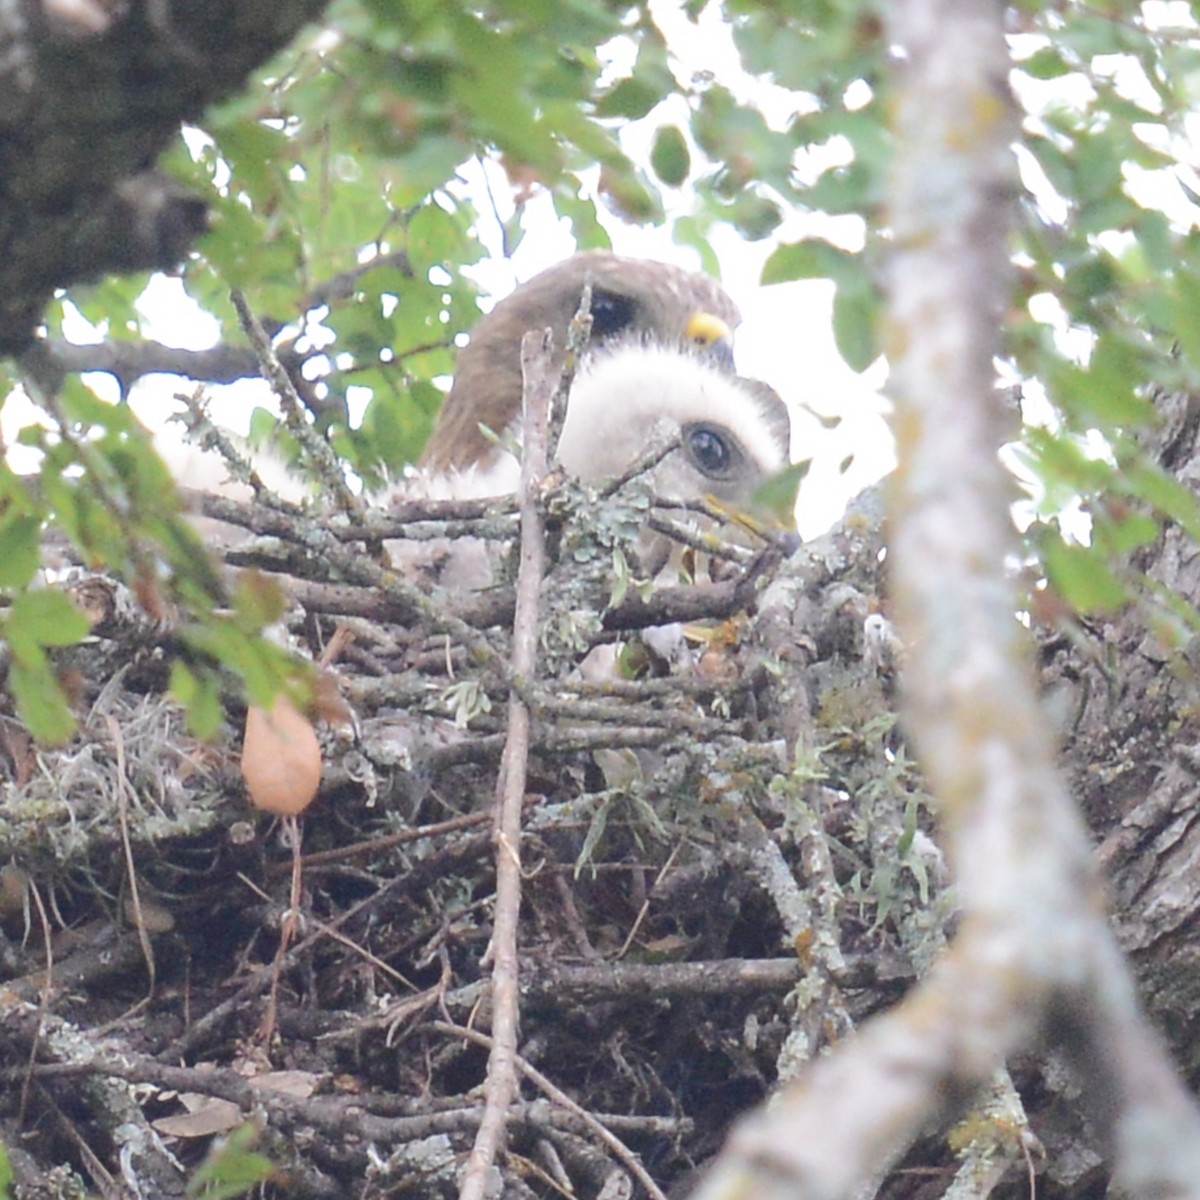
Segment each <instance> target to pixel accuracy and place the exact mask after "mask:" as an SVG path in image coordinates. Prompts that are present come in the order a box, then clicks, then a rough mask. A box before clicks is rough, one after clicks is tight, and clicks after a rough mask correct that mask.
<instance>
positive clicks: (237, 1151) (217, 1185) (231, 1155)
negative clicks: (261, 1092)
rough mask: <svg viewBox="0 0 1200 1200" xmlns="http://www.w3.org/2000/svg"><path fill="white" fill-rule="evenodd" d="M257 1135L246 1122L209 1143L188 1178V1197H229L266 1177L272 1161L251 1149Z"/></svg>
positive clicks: (200, 1199) (214, 1199) (212, 1199)
mask: <svg viewBox="0 0 1200 1200" xmlns="http://www.w3.org/2000/svg"><path fill="white" fill-rule="evenodd" d="M258 1137H259V1131H258V1129H257V1128H256V1127H255V1126H254V1125H252V1124H250V1123H249V1122H247V1123H246V1124H245V1125H242V1126H240V1127H239V1128H237V1129H235V1130H234V1131H233V1132H232V1133H231V1134H230V1135H229V1136H228V1137H227V1138H225V1139H224V1140H223V1141H221V1142H218V1143H217V1144H216V1145H215V1146H213V1148H212V1149H211V1150H210V1151H209V1152H208V1154H207V1155H206V1156H205V1159H204V1161H203V1162H202V1163H201V1164H200V1165H199V1166H198V1167H197V1168H196V1171H195V1174H193V1175H192V1177H191V1179H189V1180H188V1185H187V1196H188V1200H230V1198H231V1197H234V1196H244V1195H245V1194H246V1193H247V1192H248V1191H250V1190H251V1189H252V1188H255V1187H258V1185H259V1184H262V1183H265V1182H266V1181H267V1180H268V1179H270V1178H271V1176H272V1175H273V1174H274V1173H275V1164H274V1163H272V1162H271V1160H270V1159H269V1158H266V1157H265V1156H264V1155H262V1154H258V1153H256V1152H255V1151H254V1145H255V1143H256V1142H257V1141H258Z"/></svg>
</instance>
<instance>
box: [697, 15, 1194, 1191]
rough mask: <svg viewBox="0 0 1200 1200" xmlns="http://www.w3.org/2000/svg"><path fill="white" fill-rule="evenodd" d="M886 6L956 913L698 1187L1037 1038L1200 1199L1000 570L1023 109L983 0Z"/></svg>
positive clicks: (831, 1157) (925, 652) (859, 1131)
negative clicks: (1001, 404) (881, 1007)
mask: <svg viewBox="0 0 1200 1200" xmlns="http://www.w3.org/2000/svg"><path fill="white" fill-rule="evenodd" d="M889 11H890V14H891V28H890V33H891V41H892V43H893V44H894V45H896V46H898V47H899V48H900V52H899V55H898V61H899V62H900V63H901V64H902V65H901V66H900V68H899V71H898V85H899V86H898V95H897V98H896V102H895V105H894V110H895V112H896V135H897V139H896V140H897V150H896V160H895V165H894V168H893V176H892V194H891V213H892V219H893V223H894V232H895V250H894V254H893V258H892V263H891V275H890V280H889V282H890V285H891V286H890V291H891V310H890V330H889V335H890V336H889V342H890V350H891V362H892V367H893V387H892V390H893V393H894V396H895V401H896V416H895V430H896V437H897V443H898V458H899V466H898V467H897V470H896V474H895V477H894V480H893V482H892V513H891V516H892V523H893V541H892V545H891V550H890V558H889V561H890V563H891V579H892V586H893V600H894V604H895V613H896V620H897V624H898V626H899V628H900V632H901V634H902V636H903V638H904V640H905V643H906V645H907V646H908V648H909V664H908V667H907V671H906V674H905V679H904V684H905V700H906V710H905V711H906V725H907V728H908V730H909V732H910V733H911V735H912V737H913V739H914V741H915V742H916V743H917V746H918V749H919V751H920V755H921V761H922V764H923V767H924V769H925V772H926V774H927V777H928V779H929V781H930V783H931V785H932V790H933V792H934V794H936V795H937V796H938V797H939V800H940V805H941V814H942V819H943V827H944V834H945V838H946V840H947V843H948V848H949V849H950V851H951V853H952V855H953V859H954V864H955V867H956V870H957V873H958V877H959V894H960V900H961V905H962V909H963V916H964V919H963V924H962V927H961V929H960V931H959V934H958V937H957V939H956V941H955V943H954V946H953V948H952V949H951V950H950V951H949V953H947V954H946V955H945V957H944V958H943V959H942V960H941V961H940V963H939V964H938V965H937V966H936V967H935V968H934V970H933V971H932V972H931V974H930V976H929V977H928V978H927V979H926V980H925V981H924V983H922V984H921V986H920V987H918V988H917V989H916V990H915V991H914V992H913V993H912V994H911V995H910V996H909V998H908V999H907V1000H906V1001H905V1002H904V1003H903V1004H902V1005H900V1006H899V1007H898V1008H897V1009H896V1010H894V1011H893V1012H892V1013H890V1014H888V1015H887V1016H885V1017H883V1018H882V1019H879V1020H876V1021H874V1022H871V1023H869V1024H868V1025H867V1026H866V1027H865V1028H864V1029H863V1030H862V1031H861V1032H860V1034H859V1035H858V1036H857V1038H855V1039H853V1040H851V1041H849V1042H847V1043H845V1044H844V1045H842V1046H841V1047H840V1048H839V1049H838V1050H837V1051H835V1052H834V1053H833V1054H832V1055H831V1056H830V1057H829V1058H827V1059H825V1060H823V1061H821V1062H819V1063H817V1064H816V1065H815V1066H814V1068H813V1069H812V1070H810V1071H809V1072H808V1073H807V1074H806V1075H805V1076H803V1077H802V1078H801V1079H800V1080H799V1081H798V1083H797V1084H795V1085H794V1086H793V1087H791V1088H789V1089H788V1090H786V1091H785V1092H784V1094H783V1095H782V1096H780V1097H779V1098H778V1099H777V1102H776V1104H775V1105H774V1106H773V1107H772V1109H771V1111H770V1112H769V1114H759V1115H757V1116H756V1117H754V1118H753V1119H752V1120H751V1121H748V1122H746V1123H745V1124H743V1125H742V1126H741V1127H740V1128H739V1129H738V1131H737V1132H736V1133H735V1134H734V1137H733V1141H732V1144H731V1146H730V1149H729V1151H728V1152H727V1154H726V1156H725V1158H724V1160H723V1162H722V1165H721V1167H720V1168H719V1169H718V1171H717V1172H716V1173H715V1174H714V1175H713V1177H712V1178H711V1179H710V1180H709V1182H708V1184H707V1185H706V1186H705V1187H704V1188H703V1189H702V1190H701V1192H700V1197H701V1198H702V1200H718V1198H721V1200H729V1198H731V1197H734V1196H745V1195H754V1196H755V1197H757V1198H758V1200H783V1197H785V1196H787V1197H795V1196H797V1195H799V1196H804V1197H809V1198H818V1200H833V1198H834V1197H841V1196H848V1195H850V1194H852V1193H853V1192H854V1191H855V1189H858V1188H860V1187H862V1186H863V1184H864V1183H865V1182H866V1181H868V1180H870V1179H872V1178H876V1177H878V1174H879V1172H880V1171H881V1170H883V1169H885V1168H886V1167H887V1166H888V1165H889V1164H890V1163H892V1162H893V1161H894V1160H895V1159H896V1158H897V1157H898V1156H899V1155H900V1154H901V1153H902V1152H903V1151H904V1150H905V1149H906V1147H907V1146H908V1145H909V1144H910V1143H911V1142H912V1140H913V1139H914V1138H915V1137H916V1136H917V1135H918V1133H919V1132H920V1131H921V1130H922V1129H923V1128H925V1127H927V1125H928V1123H929V1122H930V1120H931V1119H933V1118H938V1117H942V1116H945V1115H946V1114H947V1113H948V1112H949V1111H951V1110H952V1109H953V1108H954V1107H957V1106H958V1105H959V1104H961V1103H962V1102H963V1101H964V1100H966V1099H969V1098H970V1097H971V1096H972V1095H974V1094H975V1092H976V1091H977V1089H978V1088H979V1087H980V1086H981V1085H983V1084H984V1083H986V1081H987V1080H988V1078H989V1077H990V1076H991V1074H992V1072H993V1071H994V1070H995V1069H996V1068H998V1067H999V1066H1001V1065H1002V1064H1003V1063H1004V1061H1005V1059H1006V1058H1007V1057H1008V1056H1009V1055H1011V1054H1012V1053H1014V1052H1015V1051H1017V1050H1018V1049H1022V1048H1027V1047H1029V1046H1030V1045H1032V1044H1033V1043H1034V1042H1035V1039H1037V1038H1039V1037H1042V1038H1047V1039H1048V1040H1050V1041H1051V1042H1053V1043H1057V1044H1059V1045H1060V1046H1063V1047H1064V1048H1065V1049H1066V1050H1067V1051H1068V1053H1069V1055H1070V1057H1071V1058H1072V1060H1073V1062H1074V1063H1075V1065H1076V1067H1077V1069H1078V1070H1079V1072H1080V1075H1081V1077H1082V1080H1083V1082H1084V1084H1085V1087H1084V1088H1083V1092H1082V1095H1083V1098H1084V1100H1085V1102H1086V1103H1089V1104H1090V1105H1091V1110H1092V1115H1093V1117H1095V1118H1097V1123H1098V1125H1099V1126H1100V1127H1101V1129H1103V1130H1104V1131H1106V1132H1107V1134H1108V1137H1109V1141H1110V1143H1111V1146H1112V1149H1113V1152H1114V1155H1115V1160H1116V1164H1117V1168H1118V1172H1119V1174H1120V1176H1121V1181H1122V1184H1123V1185H1124V1186H1125V1188H1127V1189H1128V1191H1129V1193H1130V1194H1134V1195H1145V1196H1189V1195H1190V1196H1195V1195H1200V1184H1198V1183H1197V1180H1198V1179H1200V1161H1198V1159H1200V1119H1198V1116H1197V1113H1196V1110H1195V1108H1194V1106H1193V1104H1192V1102H1191V1100H1190V1099H1189V1098H1188V1096H1187V1094H1186V1093H1185V1092H1184V1090H1183V1088H1182V1086H1181V1084H1180V1083H1179V1081H1178V1080H1177V1079H1176V1078H1175V1076H1174V1075H1173V1073H1172V1071H1171V1068H1170V1066H1169V1063H1168V1062H1167V1059H1166V1057H1165V1054H1164V1052H1163V1050H1162V1048H1161V1046H1160V1045H1159V1044H1158V1041H1157V1039H1156V1037H1155V1035H1154V1034H1153V1033H1152V1032H1151V1030H1150V1029H1149V1027H1148V1026H1147V1024H1146V1022H1145V1020H1144V1018H1143V1017H1142V1015H1141V1013H1140V1010H1139V1007H1138V1003H1137V999H1136V996H1135V994H1134V989H1133V985H1132V983H1131V980H1130V977H1129V974H1128V972H1127V970H1126V968H1125V965H1124V963H1123V961H1122V959H1121V957H1120V954H1119V952H1118V950H1117V948H1116V944H1115V941H1114V939H1113V937H1112V934H1111V932H1110V930H1109V928H1108V926H1107V924H1106V922H1105V920H1104V918H1103V915H1102V911H1101V906H1100V904H1099V901H1098V893H1099V888H1098V885H1097V879H1096V872H1095V869H1094V865H1093V861H1092V856H1091V852H1090V847H1089V845H1088V842H1087V839H1086V837H1085V834H1084V830H1083V826H1082V823H1081V821H1080V819H1079V817H1078V814H1077V813H1076V811H1075V808H1074V805H1073V803H1072V801H1071V797H1070V795H1069V794H1068V791H1067V788H1066V786H1065V783H1064V781H1063V778H1062V776H1061V775H1060V773H1059V771H1058V769H1057V765H1056V762H1055V752H1056V748H1055V746H1054V744H1053V739H1052V736H1051V733H1050V725H1049V722H1047V721H1046V720H1045V719H1044V717H1043V716H1042V714H1041V712H1040V710H1039V701H1038V695H1037V689H1036V684H1035V677H1034V673H1033V664H1032V657H1031V654H1030V648H1029V639H1028V636H1027V633H1026V631H1025V630H1024V628H1023V627H1022V626H1021V625H1020V624H1019V623H1018V622H1017V620H1016V619H1015V615H1014V614H1015V612H1016V611H1017V607H1018V597H1017V594H1016V588H1015V586H1014V581H1013V579H1012V578H1011V575H1010V572H1009V571H1008V570H1007V567H1006V560H1007V561H1011V560H1012V559H1013V557H1014V556H1015V555H1016V552H1017V539H1016V532H1015V530H1014V528H1013V525H1012V521H1011V519H1010V516H1009V501H1010V491H1011V489H1010V481H1009V479H1008V478H1007V476H1006V475H1005V473H1004V471H1003V469H1002V468H1001V465H1000V463H999V461H998V458H997V451H998V449H999V447H1000V443H1001V429H1000V427H999V422H998V420H997V405H996V397H995V383H994V372H993V365H992V364H993V360H994V357H995V356H996V355H997V354H998V353H999V352H1000V348H1001V347H1000V329H1001V321H1000V318H1001V314H1002V312H1003V310H1004V307H1005V305H1006V303H1007V295H1008V288H1009V279H1010V275H1011V268H1010V262H1009V245H1008V233H1009V228H1010V223H1011V215H1012V208H1013V202H1014V197H1015V194H1016V188H1017V179H1016V170H1015V163H1014V159H1013V155H1012V149H1011V146H1012V142H1013V140H1014V139H1015V137H1016V133H1017V121H1016V116H1015V112H1014V107H1013V105H1012V103H1011V99H1010V96H1009V93H1008V85H1007V75H1008V70H1009V63H1008V56H1007V47H1006V44H1005V39H1004V31H1003V15H1004V10H1003V6H1002V5H999V4H996V3H994V0H903V2H899V3H897V4H895V5H893V6H892V7H891V9H890V10H889ZM817 1130H819V1131H820V1136H819V1137H817V1136H797V1134H798V1133H800V1132H801V1131H807V1132H808V1133H809V1134H811V1133H814V1132H815V1131H817Z"/></svg>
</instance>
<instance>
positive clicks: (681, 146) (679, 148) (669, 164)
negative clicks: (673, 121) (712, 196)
mask: <svg viewBox="0 0 1200 1200" xmlns="http://www.w3.org/2000/svg"><path fill="white" fill-rule="evenodd" d="M650 165H651V166H652V167H653V168H654V173H655V175H657V176H658V177H659V179H661V180H662V181H663V183H665V184H668V185H670V186H671V187H679V186H680V184H682V183H683V181H684V180H685V179H687V177H688V171H689V169H690V167H691V153H690V152H689V150H688V144H687V139H686V138H685V137H684V136H683V134H682V133H681V132H680V131H679V128H678V126H675V125H663V126H662V127H661V128H660V129H659V130H658V132H657V133H656V134H655V135H654V146H653V148H652V149H651V151H650Z"/></svg>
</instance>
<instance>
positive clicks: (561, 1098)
mask: <svg viewBox="0 0 1200 1200" xmlns="http://www.w3.org/2000/svg"><path fill="white" fill-rule="evenodd" d="M429 1028H430V1029H436V1030H437V1031H438V1032H439V1033H445V1034H449V1035H450V1036H452V1037H460V1038H464V1039H465V1040H467V1041H470V1042H475V1043H476V1044H477V1045H480V1046H488V1047H490V1048H492V1049H494V1048H495V1044H496V1043H495V1041H494V1040H493V1039H492V1038H490V1037H488V1036H487V1034H485V1033H480V1032H479V1031H478V1030H475V1029H469V1028H467V1027H466V1026H465V1025H453V1024H451V1023H450V1022H448V1021H430V1022H429ZM514 1062H515V1064H516V1067H517V1070H519V1071H520V1072H521V1074H522V1075H524V1076H525V1078H526V1079H528V1080H529V1081H530V1082H531V1083H533V1084H534V1085H535V1086H536V1087H538V1088H540V1089H541V1090H542V1091H543V1092H544V1093H545V1094H546V1095H547V1096H548V1097H549V1098H550V1099H551V1100H553V1101H554V1103H555V1104H559V1105H561V1106H562V1107H563V1108H565V1109H566V1110H567V1111H568V1112H569V1113H572V1114H574V1115H575V1116H576V1117H578V1118H579V1119H580V1120H581V1121H582V1122H583V1123H584V1125H585V1126H586V1128H587V1129H589V1130H590V1131H591V1132H592V1133H593V1134H595V1136H596V1137H597V1138H598V1139H599V1140H600V1141H601V1142H603V1143H604V1145H606V1146H607V1147H608V1148H609V1150H611V1151H612V1153H613V1156H614V1157H615V1158H616V1159H617V1160H618V1161H619V1162H620V1163H622V1164H623V1165H624V1166H625V1168H626V1169H627V1170H628V1171H629V1173H630V1174H631V1175H632V1176H633V1177H634V1178H635V1179H636V1180H637V1181H638V1183H640V1184H641V1185H642V1187H643V1188H645V1189H646V1194H647V1195H648V1196H649V1197H650V1200H667V1198H666V1196H665V1195H664V1194H663V1192H662V1190H661V1189H660V1188H659V1187H658V1185H657V1184H656V1183H655V1182H654V1180H653V1179H651V1178H650V1176H649V1175H648V1174H647V1173H646V1168H645V1167H643V1166H642V1163H641V1160H640V1159H639V1158H638V1156H637V1155H636V1154H634V1152H633V1151H632V1150H630V1149H629V1147H628V1146H626V1145H625V1143H624V1142H623V1141H621V1139H620V1138H619V1137H617V1136H616V1134H614V1133H612V1132H611V1131H610V1130H609V1129H607V1128H606V1127H605V1125H604V1124H603V1123H602V1122H601V1121H600V1120H598V1119H597V1118H596V1117H594V1116H592V1114H591V1113H590V1112H588V1111H587V1109H585V1108H583V1107H582V1106H581V1105H579V1104H577V1103H576V1102H575V1101H574V1100H572V1099H571V1097H570V1096H568V1095H567V1093H566V1092H564V1091H563V1090H562V1088H560V1087H558V1086H556V1085H555V1084H554V1083H552V1082H551V1081H550V1080H549V1079H547V1078H546V1076H545V1075H543V1074H542V1073H541V1071H539V1070H538V1069H537V1068H536V1067H535V1066H533V1064H532V1063H528V1062H526V1061H525V1060H524V1059H523V1058H520V1057H517V1056H514ZM460 1200H461V1197H460Z"/></svg>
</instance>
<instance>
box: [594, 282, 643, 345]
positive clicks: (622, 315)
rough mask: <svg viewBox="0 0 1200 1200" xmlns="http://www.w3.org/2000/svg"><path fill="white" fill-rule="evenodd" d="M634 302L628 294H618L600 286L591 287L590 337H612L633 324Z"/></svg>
mask: <svg viewBox="0 0 1200 1200" xmlns="http://www.w3.org/2000/svg"><path fill="white" fill-rule="evenodd" d="M633 315H634V304H633V301H632V300H631V299H630V298H629V297H628V296H618V295H617V294H616V293H615V292H606V291H604V290H603V289H601V288H593V289H592V337H594V338H606V337H612V335H613V334H615V333H620V332H622V330H625V329H628V328H629V327H630V325H632V324H633Z"/></svg>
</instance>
